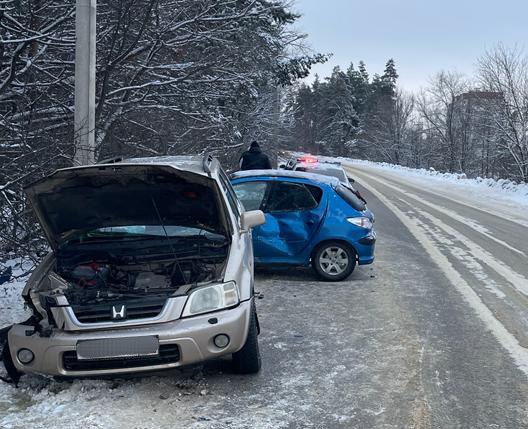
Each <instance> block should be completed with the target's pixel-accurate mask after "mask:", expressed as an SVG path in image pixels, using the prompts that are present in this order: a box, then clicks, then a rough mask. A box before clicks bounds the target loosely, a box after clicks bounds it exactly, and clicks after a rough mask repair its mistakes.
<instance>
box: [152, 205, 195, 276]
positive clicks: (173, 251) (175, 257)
mask: <svg viewBox="0 0 528 429" xmlns="http://www.w3.org/2000/svg"><path fill="white" fill-rule="evenodd" d="M150 200H151V201H152V205H153V206H154V210H155V211H156V215H157V216H158V220H159V222H160V224H161V227H162V228H163V233H164V234H165V238H166V239H167V241H168V242H169V246H170V248H171V251H172V254H173V255H174V262H175V263H176V265H177V266H178V269H179V270H180V274H181V278H182V280H183V281H184V282H185V283H187V279H186V278H185V275H184V274H183V270H182V267H181V265H180V261H178V255H177V253H176V250H175V249H174V246H173V245H172V241H171V239H170V238H169V234H168V233H167V229H166V228H165V223H163V218H162V217H161V214H160V212H159V210H158V205H157V204H156V201H155V200H154V197H150Z"/></svg>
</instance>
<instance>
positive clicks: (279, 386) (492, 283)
mask: <svg viewBox="0 0 528 429" xmlns="http://www.w3.org/2000/svg"><path fill="white" fill-rule="evenodd" d="M351 172H352V174H353V175H354V176H355V177H356V178H357V179H358V184H359V186H358V187H359V188H360V189H361V190H362V192H363V193H364V195H365V196H366V198H367V199H368V201H369V207H370V208H371V209H372V210H373V211H374V212H375V214H376V229H377V231H378V238H379V240H378V247H377V260H376V263H375V264H374V265H373V266H366V267H359V268H358V269H357V270H356V271H355V272H354V274H353V275H352V277H351V278H350V279H349V280H348V281H346V282H342V283H338V284H331V283H321V282H317V281H315V279H314V278H313V276H312V274H311V272H310V271H300V272H292V271H291V270H290V271H289V272H260V273H258V275H257V290H258V291H259V292H260V293H261V296H262V299H258V300H257V306H258V311H259V315H260V320H261V326H262V335H261V337H260V344H261V351H262V357H263V369H262V372H261V373H260V374H259V375H257V376H249V377H248V376H237V375H233V374H231V373H230V372H229V366H228V365H227V363H226V362H223V361H218V362H212V363H209V364H207V365H205V366H203V367H202V366H198V367H195V368H189V369H186V370H184V371H175V372H169V373H164V374H161V375H158V376H153V377H144V378H134V379H126V380H122V379H120V380H102V381H101V380H83V381H74V382H72V383H71V382H63V383H59V382H55V381H50V380H47V379H43V378H39V377H25V378H24V379H23V380H22V382H21V387H20V388H19V389H14V388H12V387H10V386H7V385H4V384H0V428H2V429H4V428H5V429H7V428H64V429H68V428H72V429H73V428H79V427H83V428H88V429H90V428H109V429H110V428H111V429H114V428H127V429H128V428H137V429H147V428H149V429H150V428H162V429H164V428H167V429H168V428H171V429H174V428H281V427H284V428H325V429H326V428H359V429H364V428H442V429H444V428H446V429H451V428H479V429H480V428H512V429H513V428H524V427H528V413H527V412H528V378H527V374H528V281H527V278H528V263H527V254H528V229H527V227H526V222H527V219H526V211H524V208H523V207H520V206H515V207H513V206H512V208H511V209H506V206H507V205H506V204H499V203H497V202H496V201H490V199H489V198H488V197H483V196H480V200H479V195H475V193H471V194H470V193H469V191H467V190H466V191H464V189H462V188H460V189H459V188H456V189H455V188H453V187H451V188H450V189H448V186H454V185H451V184H446V183H442V182H441V181H430V182H431V183H429V182H428V183H424V181H423V180H421V181H420V180H419V179H416V178H412V177H407V176H405V175H399V174H398V173H397V172H394V171H392V172H391V171H387V170H384V169H379V168H375V167H373V166H365V165H354V166H353V167H352V169H351ZM433 182H434V183H433ZM494 205H495V206H500V207H498V208H497V207H496V208H495V209H496V210H499V212H501V213H502V212H503V213H502V214H503V215H502V216H497V215H496V214H495V213H494V211H493V209H494V207H493V206H494ZM13 288H15V286H13V285H11V289H9V288H8V289H6V290H0V320H1V321H2V322H4V321H6V320H7V319H8V318H9V317H10V315H13V317H14V316H15V315H16V316H20V314H21V307H20V303H19V301H18V298H17V296H16V294H14V292H13V291H12V289H13Z"/></svg>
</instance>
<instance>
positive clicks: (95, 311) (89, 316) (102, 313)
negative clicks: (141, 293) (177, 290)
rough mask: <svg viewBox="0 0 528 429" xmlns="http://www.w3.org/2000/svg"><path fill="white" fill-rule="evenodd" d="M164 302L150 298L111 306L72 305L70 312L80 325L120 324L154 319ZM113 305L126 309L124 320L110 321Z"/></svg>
mask: <svg viewBox="0 0 528 429" xmlns="http://www.w3.org/2000/svg"><path fill="white" fill-rule="evenodd" d="M166 301H167V299H166V298H156V299H152V298H151V299H145V300H142V301H119V302H115V303H113V304H109V303H105V304H96V305H72V310H73V312H74V314H75V317H76V318H77V320H78V321H79V322H81V323H98V322H122V321H124V320H134V319H150V318H152V317H156V316H158V315H159V314H160V313H161V310H163V306H164V305H165V302H166ZM114 305H116V306H117V307H118V308H120V307H121V305H124V306H125V307H126V317H125V318H124V319H118V320H114V319H112V307H113V306H114Z"/></svg>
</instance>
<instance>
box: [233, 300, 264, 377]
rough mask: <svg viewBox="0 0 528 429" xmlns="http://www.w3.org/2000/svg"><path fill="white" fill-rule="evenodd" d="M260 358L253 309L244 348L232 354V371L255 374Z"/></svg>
mask: <svg viewBox="0 0 528 429" xmlns="http://www.w3.org/2000/svg"><path fill="white" fill-rule="evenodd" d="M260 367H261V358H260V350H259V345H258V327H257V312H256V310H255V308H254V307H253V308H252V310H251V316H250V319H249V329H248V336H247V338H246V342H245V343H244V346H243V347H242V348H241V349H240V350H239V351H238V352H236V353H233V370H234V371H235V372H236V373H238V374H256V373H257V372H259V371H260Z"/></svg>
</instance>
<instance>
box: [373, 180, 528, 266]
mask: <svg viewBox="0 0 528 429" xmlns="http://www.w3.org/2000/svg"><path fill="white" fill-rule="evenodd" d="M363 174H364V175H365V176H367V177H368V178H370V179H372V180H374V181H377V182H379V183H381V184H383V185H385V186H387V187H388V188H392V189H394V190H396V191H399V192H401V193H402V194H404V195H406V196H408V197H410V198H412V199H414V200H416V201H419V202H420V203H421V204H423V205H425V206H428V207H431V208H432V209H434V210H436V211H439V212H440V213H443V214H445V215H446V216H448V217H450V218H452V219H455V220H456V221H458V222H460V223H463V224H464V225H466V226H467V227H469V228H471V229H473V230H474V231H476V232H478V233H479V234H482V235H483V236H485V237H487V238H489V239H490V240H492V241H494V242H495V243H497V244H500V245H502V246H504V247H506V248H507V249H510V250H511V251H513V252H515V253H517V254H519V255H521V256H524V257H526V253H524V252H523V251H522V250H519V249H516V248H515V247H513V246H511V245H509V244H508V243H506V242H505V241H503V240H500V239H498V238H495V237H493V236H492V235H491V234H489V233H488V232H486V230H485V228H484V227H483V226H482V225H480V224H479V223H478V222H477V221H475V220H474V219H468V218H465V217H464V216H461V215H459V214H458V213H456V212H453V211H452V210H449V209H446V208H444V207H441V206H437V205H436V204H433V203H430V202H428V201H425V200H424V199H423V198H420V197H419V196H418V195H415V194H413V193H411V192H408V191H406V190H404V189H402V188H399V187H398V186H394V185H392V184H390V183H388V182H385V181H384V180H383V179H379V178H378V177H373V176H372V175H370V174H369V173H363Z"/></svg>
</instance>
